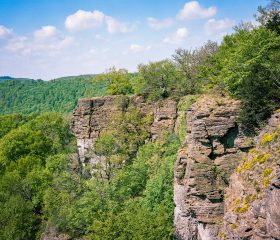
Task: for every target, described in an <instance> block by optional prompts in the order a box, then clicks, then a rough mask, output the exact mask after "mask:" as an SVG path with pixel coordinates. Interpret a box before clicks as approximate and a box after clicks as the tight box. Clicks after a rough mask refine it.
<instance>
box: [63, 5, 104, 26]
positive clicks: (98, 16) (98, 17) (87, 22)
mask: <svg viewBox="0 0 280 240" xmlns="http://www.w3.org/2000/svg"><path fill="white" fill-rule="evenodd" d="M104 18H105V15H104V13H103V12H100V11H97V10H95V11H92V12H90V11H84V10H78V11H77V12H76V13H74V14H72V15H69V16H68V17H67V18H66V20H65V27H66V28H67V29H68V30H70V31H80V30H86V29H91V28H97V27H100V26H101V25H102V24H103V22H104Z"/></svg>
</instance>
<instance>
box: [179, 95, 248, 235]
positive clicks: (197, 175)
mask: <svg viewBox="0 0 280 240" xmlns="http://www.w3.org/2000/svg"><path fill="white" fill-rule="evenodd" d="M238 110H239V102H237V101H234V100H231V99H227V98H223V99H221V98H217V97H209V96H208V97H203V98H201V99H200V100H199V101H198V102H197V103H195V104H194V105H193V107H191V108H190V109H188V111H187V113H186V114H187V116H186V119H187V137H186V139H185V143H184V145H183V147H182V149H181V150H180V151H179V153H178V159H177V162H176V166H175V172H174V201H175V205H176V207H175V218H174V224H175V228H176V239H218V238H219V232H220V228H221V225H222V224H221V223H222V219H223V213H224V203H223V199H224V189H225V187H226V186H227V185H228V180H229V177H230V175H231V174H232V172H233V171H234V169H235V168H236V167H237V166H238V164H239V162H240V161H241V159H242V157H243V156H244V155H245V154H246V153H245V152H247V151H248V149H249V148H250V147H251V146H252V141H250V139H248V138H247V137H245V136H244V135H243V134H242V132H241V131H240V128H239V126H238V124H237V122H236V117H237V115H238Z"/></svg>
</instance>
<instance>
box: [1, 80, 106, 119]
mask: <svg viewBox="0 0 280 240" xmlns="http://www.w3.org/2000/svg"><path fill="white" fill-rule="evenodd" d="M1 79H2V83H1V84H0V114H9V113H24V114H30V113H38V112H48V111H56V112H61V113H69V112H71V111H72V110H73V109H74V107H75V105H76V103H77V100H78V99H79V98H81V97H89V96H102V95H104V94H105V92H106V81H103V82H98V83H92V76H89V75H85V76H78V77H64V78H59V79H54V80H51V81H42V80H31V79H13V78H12V79H10V78H7V77H6V78H4V77H3V78H1Z"/></svg>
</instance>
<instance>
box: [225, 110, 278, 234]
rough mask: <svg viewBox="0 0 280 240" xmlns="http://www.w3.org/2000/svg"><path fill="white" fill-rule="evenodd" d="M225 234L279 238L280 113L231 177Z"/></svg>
mask: <svg viewBox="0 0 280 240" xmlns="http://www.w3.org/2000/svg"><path fill="white" fill-rule="evenodd" d="M224 235H226V236H228V238H230V239H280V113H276V114H274V115H273V116H272V117H271V119H270V120H269V122H268V124H267V125H266V127H265V128H264V129H263V130H262V131H261V132H260V134H259V136H258V137H256V147H255V148H254V149H251V151H250V152H249V154H248V156H246V158H244V159H243V161H242V162H241V164H240V165H239V166H238V167H237V169H236V171H235V173H234V174H233V175H232V176H231V179H230V185H229V187H228V189H227V190H226V195H225V216H224Z"/></svg>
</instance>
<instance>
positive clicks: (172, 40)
mask: <svg viewBox="0 0 280 240" xmlns="http://www.w3.org/2000/svg"><path fill="white" fill-rule="evenodd" d="M188 34H189V31H188V29H187V28H178V29H177V31H176V33H174V34H173V35H171V36H169V37H166V38H164V39H163V42H164V43H169V44H180V43H182V42H183V41H184V40H185V39H186V37H187V36H188Z"/></svg>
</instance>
